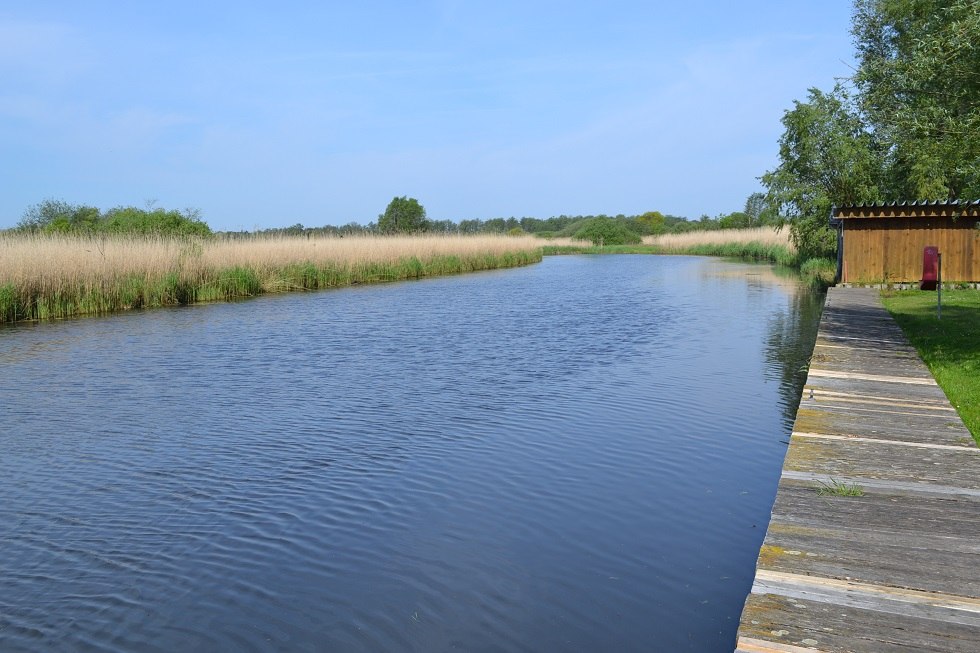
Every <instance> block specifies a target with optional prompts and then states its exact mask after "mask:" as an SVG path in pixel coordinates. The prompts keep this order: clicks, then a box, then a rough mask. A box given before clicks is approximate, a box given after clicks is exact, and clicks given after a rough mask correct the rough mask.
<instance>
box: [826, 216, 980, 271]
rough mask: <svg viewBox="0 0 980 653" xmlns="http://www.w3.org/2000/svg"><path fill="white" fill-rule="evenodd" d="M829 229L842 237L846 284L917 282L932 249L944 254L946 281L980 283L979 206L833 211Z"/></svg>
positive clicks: (840, 264) (840, 255)
mask: <svg viewBox="0 0 980 653" xmlns="http://www.w3.org/2000/svg"><path fill="white" fill-rule="evenodd" d="M830 224H831V226H832V227H835V228H836V229H837V232H838V242H837V245H838V247H837V257H838V258H837V278H838V280H839V281H840V283H842V284H854V285H879V284H881V285H891V284H903V283H914V282H917V281H919V279H921V278H922V268H923V261H922V258H923V250H924V249H925V248H926V247H928V246H935V247H938V248H939V252H940V254H942V266H943V270H942V276H943V280H944V281H949V282H962V283H976V282H980V201H971V202H957V201H936V202H902V203H890V204H859V205H854V206H841V207H834V208H833V209H832V210H831V216H830Z"/></svg>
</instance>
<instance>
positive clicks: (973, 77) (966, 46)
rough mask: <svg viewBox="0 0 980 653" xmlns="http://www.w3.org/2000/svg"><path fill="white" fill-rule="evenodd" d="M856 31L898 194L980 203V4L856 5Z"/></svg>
mask: <svg viewBox="0 0 980 653" xmlns="http://www.w3.org/2000/svg"><path fill="white" fill-rule="evenodd" d="M851 33H852V35H853V36H854V40H855V44H856V46H857V55H858V62H859V65H858V70H857V73H856V74H855V75H854V83H855V85H856V87H857V89H858V91H859V94H860V106H861V109H862V110H863V112H864V113H865V115H866V116H867V119H868V121H869V122H870V124H871V125H872V127H873V129H874V131H875V133H876V134H878V135H880V137H881V138H882V139H884V140H886V141H887V142H889V143H891V144H892V145H893V148H892V151H891V152H890V154H891V161H890V163H891V166H892V167H891V175H890V182H891V186H892V188H891V191H892V194H893V195H894V196H898V197H901V198H913V199H941V198H949V199H960V198H964V199H966V198H969V199H974V198H976V197H980V46H978V44H977V38H978V36H980V0H952V1H950V0H857V1H856V2H855V10H854V19H853V23H852V29H851Z"/></svg>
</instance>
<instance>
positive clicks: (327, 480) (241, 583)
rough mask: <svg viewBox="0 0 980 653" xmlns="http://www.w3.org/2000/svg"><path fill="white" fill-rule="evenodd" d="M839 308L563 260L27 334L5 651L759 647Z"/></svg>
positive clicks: (5, 463)
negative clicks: (760, 575) (744, 637)
mask: <svg viewBox="0 0 980 653" xmlns="http://www.w3.org/2000/svg"><path fill="white" fill-rule="evenodd" d="M820 305H821V300H820V298H819V297H815V296H812V295H810V294H809V293H807V292H801V291H800V290H799V289H798V288H797V287H796V285H795V283H794V282H793V281H792V280H787V279H786V278H780V277H776V276H773V275H772V274H771V273H770V270H769V268H768V267H766V266H748V265H742V264H735V263H727V262H722V261H717V260H711V259H701V258H692V257H649V256H646V257H644V256H615V257H556V258H548V259H546V260H545V261H544V262H543V263H542V264H540V265H537V266H533V267H530V268H525V269H519V270H506V271H498V272H490V273H482V274H474V275H468V276H462V277H454V278H446V279H434V280H428V281H424V282H418V283H402V284H393V285H387V286H374V287H360V288H351V289H347V290H342V291H335V292H324V293H316V294H306V295H299V294H297V295H286V296H280V297H264V298H260V299H258V300H255V301H250V302H246V303H242V304H220V305H212V306H195V307H189V308H185V309H179V310H160V311H151V312H146V313H134V314H129V315H119V316H114V317H109V318H104V319H101V318H100V319H86V320H77V321H71V322H62V323H48V324H40V325H34V326H22V327H16V328H9V329H4V330H0V397H2V400H0V419H2V423H3V425H4V427H3V429H2V431H0V446H2V451H3V455H2V457H0V474H2V476H3V478H4V479H5V485H4V489H3V491H2V494H0V499H2V500H0V540H2V543H3V548H2V550H3V573H4V582H3V583H2V584H0V649H2V650H45V651H48V650H66V651H68V650H80V649H86V648H96V649H100V650H119V651H129V650H149V651H154V650H159V651H173V650H257V651H258V650H289V651H297V650H298V651H302V650H310V651H319V650H334V651H379V650H392V651H406V650H414V651H440V650H467V651H541V650H568V651H573V650H577V651H596V650H671V651H680V650H692V651H722V650H724V651H730V650H731V649H732V648H733V644H734V636H735V630H736V628H737V623H738V617H739V612H740V610H741V605H742V601H743V600H744V598H745V595H746V593H747V592H748V588H749V585H750V584H751V580H752V574H753V571H754V561H755V555H756V553H757V551H758V547H759V544H760V543H761V540H762V537H763V535H764V531H765V526H766V523H767V520H768V515H769V510H770V506H771V502H772V499H773V496H774V494H775V486H776V482H777V479H778V476H779V471H780V465H781V461H782V456H783V453H784V449H785V445H784V444H782V443H781V442H780V440H785V439H786V436H787V435H788V433H789V429H790V426H791V423H792V414H793V412H794V411H795V405H796V402H797V401H798V399H799V388H800V385H799V384H800V383H801V382H802V379H801V375H800V374H799V373H798V372H799V369H800V367H802V365H803V364H805V362H806V357H807V356H808V355H809V353H810V349H809V346H810V344H811V343H812V339H813V337H814V334H815V331H816V322H817V319H818V317H819V310H820Z"/></svg>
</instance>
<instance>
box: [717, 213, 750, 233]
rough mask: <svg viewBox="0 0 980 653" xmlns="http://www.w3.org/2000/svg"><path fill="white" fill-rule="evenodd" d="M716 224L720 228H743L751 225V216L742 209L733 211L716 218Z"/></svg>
mask: <svg viewBox="0 0 980 653" xmlns="http://www.w3.org/2000/svg"><path fill="white" fill-rule="evenodd" d="M718 226H719V227H721V228H722V229H745V228H746V227H751V226H752V216H750V215H749V214H748V213H744V212H742V211H735V212H733V213H729V214H728V215H723V216H720V217H719V218H718Z"/></svg>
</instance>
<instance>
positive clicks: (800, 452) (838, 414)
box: [736, 288, 980, 653]
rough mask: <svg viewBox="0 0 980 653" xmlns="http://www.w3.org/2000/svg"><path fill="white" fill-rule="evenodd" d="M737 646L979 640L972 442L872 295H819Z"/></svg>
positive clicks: (979, 469) (951, 644)
mask: <svg viewBox="0 0 980 653" xmlns="http://www.w3.org/2000/svg"><path fill="white" fill-rule="evenodd" d="M835 482H837V483H844V484H848V485H859V486H860V487H861V488H863V490H864V495H863V496H860V497H848V496H836V495H821V494H819V490H820V489H821V487H824V486H825V485H832V484H834V483H835ZM736 651H737V653H776V652H779V653H801V652H804V651H811V652H812V651H826V652H828V653H830V652H834V653H839V652H844V651H848V652H852V653H863V652H865V651H867V652H869V653H870V652H873V653H889V652H892V651H935V652H937V653H938V652H942V653H958V652H962V653H976V652H977V651H980V449H977V447H976V444H975V443H974V441H973V438H972V437H971V435H970V433H969V431H967V429H966V427H965V426H964V425H963V422H962V421H961V420H960V418H959V416H958V415H957V414H956V411H955V410H954V409H953V408H952V407H951V406H950V404H949V401H948V400H947V399H946V396H945V395H944V394H943V392H942V390H941V389H940V388H939V386H938V385H937V384H936V383H935V381H934V380H933V377H932V375H931V374H930V373H929V371H928V369H927V368H926V366H925V365H924V364H923V363H922V360H921V359H920V358H919V356H918V354H917V353H916V351H915V349H914V348H912V347H911V346H910V345H909V344H908V342H907V340H906V339H905V337H904V335H903V334H902V331H901V329H900V328H899V327H898V325H897V324H896V323H895V321H894V320H893V319H892V318H891V316H890V315H889V314H888V313H887V311H885V309H884V308H883V307H882V305H881V301H880V299H879V295H878V291H877V290H873V289H866V288H831V289H830V291H829V292H828V295H827V303H826V306H825V307H824V313H823V316H822V318H821V321H820V328H819V332H818V334H817V342H816V346H815V347H814V353H813V357H812V359H811V363H810V370H809V374H808V376H807V383H806V386H805V388H804V390H803V397H802V400H801V402H800V408H799V411H798V413H797V418H796V422H795V424H794V427H793V434H792V436H791V438H790V445H789V449H788V450H787V452H786V460H785V462H784V464H783V473H782V476H781V478H780V482H779V489H778V492H777V494H776V502H775V505H774V506H773V510H772V517H771V520H770V523H769V529H768V531H767V532H766V538H765V542H764V543H763V545H762V549H761V550H760V552H759V559H758V563H757V566H756V576H755V582H754V584H753V585H752V592H751V594H750V595H749V597H748V599H746V602H745V608H744V610H743V611H742V618H741V622H740V625H739V630H738V642H737V648H736Z"/></svg>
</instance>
